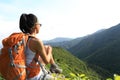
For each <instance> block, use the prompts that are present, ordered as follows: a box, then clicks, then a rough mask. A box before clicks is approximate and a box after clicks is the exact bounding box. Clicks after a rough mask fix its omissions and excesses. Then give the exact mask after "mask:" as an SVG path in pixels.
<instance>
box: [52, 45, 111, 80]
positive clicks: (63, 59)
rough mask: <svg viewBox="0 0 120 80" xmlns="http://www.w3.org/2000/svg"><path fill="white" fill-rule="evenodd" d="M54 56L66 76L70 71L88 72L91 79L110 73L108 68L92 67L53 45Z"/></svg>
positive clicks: (103, 77)
mask: <svg viewBox="0 0 120 80" xmlns="http://www.w3.org/2000/svg"><path fill="white" fill-rule="evenodd" d="M53 57H54V59H55V62H56V63H57V64H58V65H59V66H60V67H61V68H62V69H63V74H64V75H65V76H66V77H69V73H74V74H86V75H87V76H88V77H90V80H102V79H105V77H106V76H104V75H107V76H108V75H109V74H108V73H107V71H106V70H104V69H102V68H99V67H97V66H96V67H95V66H94V69H91V68H90V67H89V66H88V65H87V64H86V63H85V62H83V61H82V60H80V59H78V58H77V57H75V56H73V55H72V54H71V53H70V52H68V51H67V50H65V49H63V48H59V47H53ZM95 69H97V71H99V73H102V75H100V74H98V73H97V72H95V71H94V70H95Z"/></svg>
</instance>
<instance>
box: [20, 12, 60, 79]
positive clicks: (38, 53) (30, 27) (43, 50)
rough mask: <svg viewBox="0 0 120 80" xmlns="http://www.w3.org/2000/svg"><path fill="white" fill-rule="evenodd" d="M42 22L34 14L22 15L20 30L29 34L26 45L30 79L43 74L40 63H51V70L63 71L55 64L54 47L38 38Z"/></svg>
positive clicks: (38, 77) (37, 77)
mask: <svg viewBox="0 0 120 80" xmlns="http://www.w3.org/2000/svg"><path fill="white" fill-rule="evenodd" d="M40 27H41V24H40V23H39V21H38V19H37V17H36V16H35V15H34V14H22V15H21V17H20V23H19V28H20V30H21V31H22V32H23V33H25V34H28V35H29V38H28V42H27V45H26V64H27V66H28V69H27V72H28V78H27V79H28V80H38V79H40V78H41V76H44V75H43V71H42V68H41V67H40V65H39V64H38V62H40V64H42V65H46V64H51V67H50V71H51V72H55V73H61V71H62V70H61V69H59V68H58V66H57V65H56V64H55V61H54V59H53V56H52V47H51V46H49V45H48V46H44V44H43V42H42V41H41V40H40V39H38V38H36V34H38V33H39V30H40Z"/></svg>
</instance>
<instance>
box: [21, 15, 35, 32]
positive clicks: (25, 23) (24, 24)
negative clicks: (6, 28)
mask: <svg viewBox="0 0 120 80" xmlns="http://www.w3.org/2000/svg"><path fill="white" fill-rule="evenodd" d="M36 22H37V17H36V16H35V15H33V14H22V15H21V16H20V22H19V28H20V30H21V31H22V32H23V33H31V31H32V28H33V27H34V25H35V23H36Z"/></svg>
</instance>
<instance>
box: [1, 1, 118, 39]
mask: <svg viewBox="0 0 120 80" xmlns="http://www.w3.org/2000/svg"><path fill="white" fill-rule="evenodd" d="M119 2H120V1H119V0H0V28H1V29H0V41H1V40H2V39H3V38H5V37H7V36H8V35H10V34H11V33H13V32H20V30H19V18H20V15H21V14H22V13H27V14H29V13H33V14H35V15H36V16H37V17H38V19H39V22H40V23H41V24H42V27H41V28H40V33H39V34H38V35H37V37H39V38H40V39H42V40H50V39H53V38H56V37H67V38H77V37H82V36H86V35H88V34H92V33H94V32H96V31H97V30H100V29H106V28H110V27H112V26H114V25H117V24H119V23H120V4H119Z"/></svg>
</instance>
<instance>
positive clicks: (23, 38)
mask: <svg viewBox="0 0 120 80" xmlns="http://www.w3.org/2000/svg"><path fill="white" fill-rule="evenodd" d="M27 39H28V36H27V35H25V34H23V33H13V34H11V35H10V36H9V37H7V38H5V39H3V41H2V44H3V48H2V49H1V54H0V74H1V75H2V76H3V78H4V79H6V80H25V79H26V66H25V65H26V63H25V53H24V51H25V45H26V42H27Z"/></svg>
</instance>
